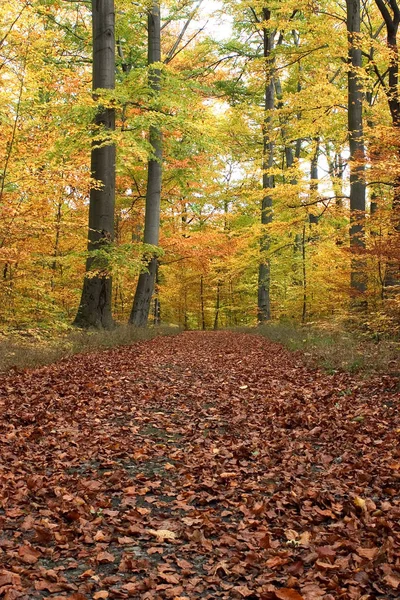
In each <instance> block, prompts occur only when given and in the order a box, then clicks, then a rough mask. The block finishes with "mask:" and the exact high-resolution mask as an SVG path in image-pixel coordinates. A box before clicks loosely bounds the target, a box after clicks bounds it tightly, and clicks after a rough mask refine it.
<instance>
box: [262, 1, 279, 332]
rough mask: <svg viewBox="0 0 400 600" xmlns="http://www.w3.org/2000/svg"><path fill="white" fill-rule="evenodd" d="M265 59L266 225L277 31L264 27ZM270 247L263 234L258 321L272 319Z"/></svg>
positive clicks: (264, 218)
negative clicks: (273, 51)
mask: <svg viewBox="0 0 400 600" xmlns="http://www.w3.org/2000/svg"><path fill="white" fill-rule="evenodd" d="M270 18H271V13H270V11H269V10H268V9H267V8H264V9H263V21H265V22H267V21H269V20H270ZM263 38H264V59H265V72H266V82H265V98H264V123H263V164H262V170H263V178H262V187H263V199H262V202H261V225H263V226H265V225H268V224H269V223H271V222H272V197H271V194H270V193H269V190H270V189H272V188H273V187H274V178H273V176H272V175H270V169H271V167H272V165H273V152H274V145H273V142H272V140H271V133H272V125H273V124H272V115H271V112H272V110H273V109H274V105H275V83H274V59H273V56H272V50H273V46H274V33H273V32H271V31H270V30H269V29H267V28H264V29H263ZM269 247H270V237H269V234H268V233H264V234H263V236H262V238H261V242H260V253H261V261H260V265H259V269H258V322H259V323H264V322H265V321H269V320H270V318H271V300H270V282H271V266H270V261H269V259H268V258H267V253H268V250H269Z"/></svg>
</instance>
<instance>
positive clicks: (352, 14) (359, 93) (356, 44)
mask: <svg viewBox="0 0 400 600" xmlns="http://www.w3.org/2000/svg"><path fill="white" fill-rule="evenodd" d="M346 7H347V20H346V22H347V32H348V43H349V54H348V62H349V70H348V96H347V117H348V128H349V147H350V248H351V250H352V252H353V257H352V268H351V287H352V289H353V290H354V291H355V292H357V293H358V295H360V294H361V295H362V294H363V293H364V292H365V291H366V287H367V285H366V264H365V259H363V258H362V256H361V253H362V252H363V250H365V190H366V182H365V148H364V130H363V114H362V112H363V89H362V85H363V84H362V76H361V73H360V70H361V68H362V54H361V39H360V31H361V16H360V0H346ZM358 306H360V303H359V302H358Z"/></svg>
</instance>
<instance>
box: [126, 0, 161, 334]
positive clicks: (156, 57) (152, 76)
mask: <svg viewBox="0 0 400 600" xmlns="http://www.w3.org/2000/svg"><path fill="white" fill-rule="evenodd" d="M160 62H161V26H160V4H159V2H158V0H155V1H154V2H153V5H152V8H151V11H150V13H149V16H148V64H149V83H150V87H151V89H152V90H153V92H154V95H155V97H157V95H158V94H159V92H160V84H161V71H160V69H159V67H158V66H155V67H154V66H153V65H154V63H160ZM149 139H150V145H151V147H152V149H153V156H152V157H151V159H150V160H149V163H148V172H147V191H146V216H145V224H144V243H145V244H151V245H152V246H158V243H159V237H160V207H161V183H162V156H163V150H162V134H161V131H160V129H159V128H158V127H155V126H152V127H150V137H149ZM157 268H158V259H157V257H156V256H153V257H152V259H151V260H150V262H149V263H148V265H147V270H146V271H144V272H143V273H141V274H140V275H139V280H138V284H137V288H136V293H135V298H134V301H133V306H132V311H131V315H130V318H129V322H130V323H131V324H132V325H135V326H136V327H146V326H147V322H148V318H149V312H150V305H151V298H152V296H153V293H154V286H155V281H156V274H157Z"/></svg>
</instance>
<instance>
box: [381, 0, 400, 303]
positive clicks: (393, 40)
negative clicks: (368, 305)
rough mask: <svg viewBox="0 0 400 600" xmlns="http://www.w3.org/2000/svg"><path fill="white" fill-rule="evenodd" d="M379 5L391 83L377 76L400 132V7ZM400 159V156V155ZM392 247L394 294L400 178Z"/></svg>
mask: <svg viewBox="0 0 400 600" xmlns="http://www.w3.org/2000/svg"><path fill="white" fill-rule="evenodd" d="M375 2H376V5H377V6H378V8H379V11H380V13H381V15H382V17H383V20H384V22H385V27H386V45H387V47H388V49H389V51H390V57H389V65H388V69H387V74H388V82H387V84H386V82H384V80H383V78H382V76H381V75H380V74H379V72H378V70H377V68H376V70H377V73H378V76H379V78H380V80H381V81H382V82H383V83H384V90H385V92H386V97H387V100H388V104H389V110H390V115H391V117H392V124H393V127H394V128H395V130H396V131H397V132H399V131H400V92H399V49H398V43H397V34H398V31H399V25H400V7H399V3H398V2H397V0H387V1H385V0H375ZM399 156H400V153H399ZM394 179H395V180H394V192H393V207H392V225H393V233H392V236H391V248H390V250H389V253H390V255H389V257H388V262H387V267H386V274H385V288H386V291H387V292H388V293H389V294H391V293H392V292H397V293H398V292H399V291H400V260H399V246H400V177H399V175H397V176H395V178H394Z"/></svg>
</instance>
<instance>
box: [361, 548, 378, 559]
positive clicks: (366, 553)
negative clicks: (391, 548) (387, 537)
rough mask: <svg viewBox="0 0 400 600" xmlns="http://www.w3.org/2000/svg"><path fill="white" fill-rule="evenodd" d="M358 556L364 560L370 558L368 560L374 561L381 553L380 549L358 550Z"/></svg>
mask: <svg viewBox="0 0 400 600" xmlns="http://www.w3.org/2000/svg"><path fill="white" fill-rule="evenodd" d="M356 552H357V554H358V556H362V558H368V560H374V558H376V556H377V555H378V553H379V548H357V550H356Z"/></svg>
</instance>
